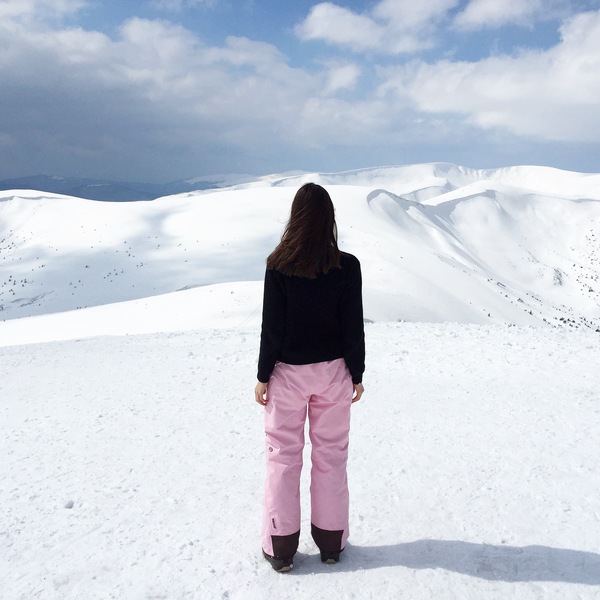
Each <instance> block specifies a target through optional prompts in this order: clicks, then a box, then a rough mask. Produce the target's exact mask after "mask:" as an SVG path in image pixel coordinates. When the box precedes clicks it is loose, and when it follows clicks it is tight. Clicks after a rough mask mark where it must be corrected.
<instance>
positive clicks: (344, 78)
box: [324, 63, 361, 95]
mask: <svg viewBox="0 0 600 600" xmlns="http://www.w3.org/2000/svg"><path fill="white" fill-rule="evenodd" d="M328 68H329V70H328V71H327V73H326V79H327V82H326V84H325V89H324V94H325V95H332V94H335V93H337V92H340V91H344V90H353V89H355V88H356V84H357V83H358V79H359V77H360V75H361V71H360V68H359V67H358V66H357V65H355V64H352V63H347V64H338V63H331V64H329V65H328Z"/></svg>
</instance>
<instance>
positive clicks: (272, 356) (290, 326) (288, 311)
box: [258, 252, 365, 383]
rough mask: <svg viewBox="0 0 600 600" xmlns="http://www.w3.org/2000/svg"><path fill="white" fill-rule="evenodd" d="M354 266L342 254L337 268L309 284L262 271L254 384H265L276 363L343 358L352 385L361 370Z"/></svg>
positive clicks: (359, 314) (361, 341)
mask: <svg viewBox="0 0 600 600" xmlns="http://www.w3.org/2000/svg"><path fill="white" fill-rule="evenodd" d="M361 287H362V278H361V273H360V263H359V262H358V259H357V258H356V257H355V256H353V255H352V254H347V253H345V252H342V254H341V268H340V269H338V268H333V269H331V270H330V271H329V273H327V274H326V275H323V274H320V275H317V277H316V278H315V279H309V278H306V277H295V276H288V275H284V274H283V273H280V272H279V271H275V270H273V269H267V272H266V274H265V290H264V301H263V317H262V332H261V337H260V354H259V358H258V380H259V381H262V382H264V383H267V382H268V381H269V378H270V376H271V373H272V371H273V368H274V367H275V363H276V362H277V361H280V362H283V363H287V364H291V365H305V364H309V363H317V362H324V361H329V360H335V359H337V358H343V359H344V360H345V362H346V366H347V367H348V370H349V371H350V374H351V375H352V381H353V383H360V382H361V381H362V374H363V371H364V370H365V335H364V325H363V310H362V292H361Z"/></svg>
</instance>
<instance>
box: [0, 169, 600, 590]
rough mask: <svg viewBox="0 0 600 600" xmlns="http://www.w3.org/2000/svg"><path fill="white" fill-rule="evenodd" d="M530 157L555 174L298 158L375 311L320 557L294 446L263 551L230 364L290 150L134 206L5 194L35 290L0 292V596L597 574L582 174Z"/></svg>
mask: <svg viewBox="0 0 600 600" xmlns="http://www.w3.org/2000/svg"><path fill="white" fill-rule="evenodd" d="M536 173H537V177H538V179H539V181H537V183H536ZM317 175H318V174H316V175H314V176H313V179H315V180H316V179H317ZM409 175H410V176H409ZM508 175H510V177H508ZM551 175H552V177H553V178H554V179H555V183H554V184H553V185H555V186H556V189H557V190H561V189H562V190H566V189H567V188H568V189H569V190H570V191H569V193H570V194H571V195H570V196H568V197H567V194H566V193H565V194H563V195H561V194H559V193H558V192H557V193H555V194H553V195H550V196H548V190H544V189H543V185H542V180H543V181H546V179H549V178H550V175H549V174H548V172H547V171H544V170H541V171H539V172H537V171H536V168H533V167H531V168H517V167H515V168H512V169H506V170H498V171H493V172H490V173H487V174H486V173H483V172H474V171H469V170H466V169H463V168H462V167H451V166H448V165H439V164H438V165H414V166H411V167H398V168H380V169H373V170H364V171H363V172H362V173H361V172H350V173H346V174H338V175H336V174H329V175H319V177H322V178H323V179H329V180H333V179H335V178H336V177H337V181H336V182H331V183H329V184H327V185H328V189H330V191H331V192H332V195H333V196H334V201H335V202H336V208H337V214H338V221H339V224H340V234H341V240H342V246H343V247H344V248H345V249H348V250H350V251H353V252H355V253H356V254H357V255H358V256H359V257H360V258H361V262H362V265H363V275H364V280H365V306H366V316H367V317H368V319H369V320H370V321H373V322H368V323H367V325H366V336H367V371H366V373H365V387H366V392H365V395H364V396H363V399H362V400H361V401H360V402H358V403H357V404H355V405H354V406H353V415H352V432H351V441H350V460H349V479H350V491H351V521H350V524H351V534H350V540H349V545H348V547H347V549H346V551H345V552H344V554H343V555H342V561H341V562H340V563H339V564H338V565H335V566H330V565H322V564H321V563H320V561H319V559H318V554H317V551H316V548H315V547H314V544H313V543H312V541H311V539H310V535H309V531H310V526H309V523H310V515H309V505H308V479H307V476H308V469H305V473H304V474H303V532H302V537H301V543H300V552H299V554H298V555H297V557H296V560H295V568H294V570H293V571H292V572H291V573H289V574H285V575H280V574H277V573H274V572H273V571H272V569H271V568H270V566H269V565H268V564H267V563H266V561H264V560H263V559H262V557H261V556H260V519H261V500H262V484H263V477H264V455H263V435H264V434H263V430H262V412H261V410H262V409H261V408H260V407H259V406H258V405H257V404H256V403H255V402H254V399H253V388H254V383H255V374H256V358H257V353H258V336H259V327H260V308H261V290H262V286H261V282H260V279H261V277H262V270H263V268H264V257H265V255H266V254H267V253H268V251H269V250H270V247H271V246H272V245H273V243H274V241H276V239H277V237H278V235H279V233H280V231H281V226H282V223H283V222H284V220H285V217H286V215H287V211H288V210H289V201H290V199H291V197H292V196H293V193H294V190H295V187H296V186H297V185H298V182H299V180H303V179H304V178H305V177H310V176H307V175H301V176H295V175H290V176H285V177H282V178H281V179H277V178H275V177H272V178H267V179H268V181H267V179H263V180H261V181H259V182H258V183H256V185H245V186H242V187H236V188H235V189H223V190H219V191H216V192H215V191H211V192H202V193H198V194H194V195H192V196H188V195H182V196H178V197H173V198H165V199H161V200H159V201H155V202H149V203H134V204H122V203H119V204H115V205H107V204H106V203H94V202H89V201H85V200H78V199H73V198H66V197H60V196H49V195H43V194H42V195H40V193H39V192H31V193H23V192H21V191H19V195H20V196H21V197H20V198H17V197H15V198H13V196H16V193H10V194H7V196H6V197H5V199H4V200H3V201H2V202H0V213H1V214H0V216H1V219H0V240H2V241H1V243H0V251H1V257H2V258H1V263H0V265H1V266H0V280H1V281H0V283H1V282H4V281H8V279H9V278H10V283H11V286H13V285H14V282H15V281H17V282H19V281H22V280H23V279H25V278H26V279H27V283H25V284H24V287H23V288H22V289H23V290H24V291H23V293H22V296H23V298H24V299H29V300H30V299H31V298H32V297H34V296H37V295H39V294H40V291H41V293H46V290H45V289H43V288H51V289H52V292H48V293H47V294H46V295H45V296H43V298H41V299H40V301H39V303H40V306H39V307H36V306H35V305H34V303H31V304H29V305H27V306H20V307H19V306H16V303H12V302H11V301H10V297H9V295H8V292H7V291H6V287H4V288H3V289H4V291H5V293H4V296H3V297H0V304H3V306H4V307H5V308H4V313H5V314H7V317H8V318H7V320H5V321H4V322H0V423H1V426H2V432H3V435H2V436H0V455H1V456H2V457H3V458H2V461H0V498H1V504H2V509H1V510H0V548H1V551H0V582H1V583H0V589H1V590H2V591H1V593H0V596H1V597H2V598H3V600H4V598H6V599H7V600H29V599H30V598H39V599H43V600H46V599H51V600H54V599H56V600H59V599H61V600H62V599H66V598H76V599H85V600H88V599H107V598H116V599H127V600H130V599H140V600H141V599H150V598H169V599H188V598H189V599H202V600H204V599H206V598H211V599H212V598H231V599H240V600H241V599H244V600H245V599H251V600H252V599H254V598H256V599H262V598H265V599H267V598H268V599H269V600H271V599H273V598H298V599H309V598H320V597H323V596H324V595H325V594H327V595H335V597H339V598H361V599H362V598H377V599H379V598H398V597H406V598H412V599H416V600H421V599H423V600H425V599H431V598H436V600H437V599H438V598H439V599H451V598H461V599H467V600H481V599H486V600H487V599H491V600H494V599H498V600H499V599H504V598H518V599H519V600H529V599H538V598H544V599H545V598H561V600H562V599H566V600H569V599H576V598H577V599H584V600H588V599H589V600H593V599H595V598H598V597H600V551H599V547H600V533H599V531H600V494H599V493H598V473H599V472H600V458H599V456H598V452H597V440H598V438H599V436H600V402H599V400H600V391H599V390H600V370H599V369H598V364H599V363H600V345H599V344H598V333H597V332H596V331H595V327H594V325H595V323H596V322H597V321H598V312H597V311H598V304H597V300H596V299H595V298H596V296H594V295H593V294H592V293H591V292H587V291H585V290H582V288H581V285H580V284H581V283H582V282H584V281H588V282H591V281H592V278H593V277H594V276H597V275H598V267H597V263H596V262H595V261H596V258H595V257H596V254H595V252H596V248H595V245H596V241H595V238H594V236H595V235H600V231H598V223H599V222H600V221H598V219H599V217H600V214H599V212H598V201H599V200H600V197H599V193H598V192H599V187H598V186H597V184H594V185H596V187H594V185H592V184H590V183H589V182H590V181H593V180H594V176H593V175H590V176H586V175H584V174H569V173H564V172H563V173H562V175H561V173H556V172H554V171H553V172H552V173H551ZM484 176H485V177H487V179H485V181H483V182H482V183H480V181H481V180H482V177H484ZM361 177H362V179H361ZM411 177H412V179H411ZM461 177H462V179H460V178H461ZM444 178H445V179H447V180H449V181H450V183H448V182H446V183H444V182H442V181H441V180H442V179H444ZM500 179H501V180H500ZM508 179H511V180H510V181H508ZM265 181H267V183H265ZM596 181H597V178H596ZM394 182H396V183H394ZM423 182H425V183H426V184H427V185H422V183H423ZM577 182H580V183H577ZM401 185H402V186H405V187H404V188H402V189H404V190H407V189H409V188H411V189H413V191H415V194H416V195H419V196H420V197H421V199H420V200H419V201H417V200H416V199H415V197H414V196H413V197H407V195H408V194H404V192H403V191H402V189H401V187H400V186H401ZM577 185H580V188H579V189H578V188H577ZM435 186H437V187H438V188H439V189H440V190H442V188H443V191H439V190H438V191H439V194H438V196H439V195H440V194H447V193H448V192H453V191H456V190H460V189H461V187H464V188H465V190H463V192H460V191H457V192H456V195H455V197H454V199H452V200H448V199H444V198H442V199H441V200H440V201H439V202H438V201H437V200H436V196H435V195H434V194H433V187H435ZM451 188H454V190H452V189H451ZM427 189H429V191H424V192H423V191H422V190H427ZM419 190H421V192H418V191H419ZM473 190H475V191H474V193H472V192H473ZM490 190H491V192H490V193H488V192H489V191H490ZM417 192H418V193H417ZM492 192H493V193H492ZM561 193H562V192H561ZM438 200H439V199H438ZM94 229H96V231H94ZM81 230H83V233H81ZM196 240H197V241H196ZM124 241H125V242H126V244H125V243H123V242H124ZM92 244H93V245H95V246H97V247H96V248H94V252H88V246H89V245H92ZM179 244H181V246H179ZM158 246H160V247H158ZM117 250H118V251H119V252H117ZM128 254H130V255H133V256H128ZM38 256H39V257H40V258H39V261H40V262H39V263H38V262H37V261H38V259H37V258H36V257H38ZM186 258H187V259H188V260H189V261H190V263H191V264H189V265H188V263H185V262H184V261H185V260H186ZM130 261H132V262H133V264H136V262H137V264H139V263H140V262H143V263H144V265H145V266H144V267H140V268H139V269H136V268H131V267H130ZM573 263H574V264H575V265H576V267H572V266H569V265H570V264H573ZM40 264H45V265H46V266H45V267H40ZM85 264H88V265H89V267H88V269H85ZM31 269H34V270H33V271H31ZM109 269H110V270H111V273H112V279H113V282H112V283H111V282H110V279H103V276H105V275H106V274H107V272H108V271H109ZM120 269H123V271H124V272H123V273H121V272H120ZM551 269H552V270H551ZM553 269H557V270H558V271H559V272H560V275H559V274H558V273H556V272H555V271H554V270H553ZM86 271H88V272H89V271H92V273H86ZM115 271H116V273H117V275H115ZM29 273H33V274H29ZM98 274H99V275H100V277H98ZM584 274H585V275H587V276H588V279H585V278H584ZM86 277H87V279H84V278H86ZM555 277H556V278H557V279H561V282H562V283H561V284H559V283H557V282H555V279H554V278H555ZM29 278H31V280H30V279H29ZM578 278H579V279H580V280H581V281H579V279H578ZM79 279H81V284H79V283H78V285H77V286H76V289H73V290H69V288H72V287H73V285H71V286H69V285H68V284H69V282H71V283H73V282H74V280H75V281H77V280H79ZM132 284H135V285H136V292H135V293H134V292H132V291H131V287H130V286H131V285H132ZM592 285H593V283H592ZM138 286H139V287H140V288H141V290H138V289H137V287H138ZM182 288H186V289H182ZM176 290H181V291H176ZM143 294H146V295H145V296H144V295H143ZM505 294H506V295H508V296H509V297H508V298H507V296H505ZM518 298H521V300H522V302H519V301H518ZM511 300H512V301H511ZM77 306H87V308H81V309H78V310H72V309H76V307H77ZM484 309H485V312H484ZM529 310H532V312H533V315H532V314H529V312H528V311H529ZM488 313H491V314H492V316H490V317H488V316H487V314H488ZM561 316H562V318H563V319H564V320H563V321H561V320H560V318H561ZM555 317H556V318H555ZM544 318H546V322H544V321H543V319H544ZM567 318H569V319H571V321H567V320H566V319H567ZM398 319H401V320H400V321H399V320H398ZM590 323H591V324H592V325H590ZM533 325H535V326H533ZM553 325H554V326H553ZM309 451H310V449H309V448H307V450H306V452H307V457H306V462H307V463H308V452H309ZM324 590H327V591H326V592H325V591H324Z"/></svg>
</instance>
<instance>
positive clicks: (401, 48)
mask: <svg viewBox="0 0 600 600" xmlns="http://www.w3.org/2000/svg"><path fill="white" fill-rule="evenodd" d="M457 4H458V0H428V1H427V2H414V1H413V0H381V1H380V2H378V3H377V4H376V5H375V6H374V7H373V9H372V10H371V11H369V12H365V13H356V12H354V11H352V10H350V9H348V8H344V7H341V6H338V5H337V4H333V3H331V2H322V3H320V4H317V5H315V6H313V8H312V9H311V10H310V12H309V14H308V16H307V17H306V19H305V20H304V21H303V22H302V23H300V24H299V25H297V26H296V33H297V35H298V36H299V37H300V38H301V39H304V40H321V41H324V42H326V43H328V44H331V45H336V46H343V47H347V48H349V49H350V50H352V51H355V52H364V51H371V52H378V53H383V54H403V53H412V52H418V51H419V50H423V49H426V48H430V47H432V46H433V45H435V43H436V40H435V35H434V32H435V26H436V24H438V23H439V22H440V21H442V20H443V19H444V18H445V17H446V14H447V12H448V11H449V10H450V9H451V8H453V7H454V6H456V5H457Z"/></svg>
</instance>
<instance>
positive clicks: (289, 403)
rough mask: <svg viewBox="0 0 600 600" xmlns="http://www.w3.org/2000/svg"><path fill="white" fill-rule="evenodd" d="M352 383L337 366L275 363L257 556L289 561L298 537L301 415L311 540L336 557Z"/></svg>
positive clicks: (343, 534) (344, 522)
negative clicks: (307, 447)
mask: <svg viewBox="0 0 600 600" xmlns="http://www.w3.org/2000/svg"><path fill="white" fill-rule="evenodd" d="M352 395H353V385H352V378H351V377H350V373H349V372H348V369H347V367H346V363H345V362H344V359H342V358H340V359H337V360H333V361H328V362H321V363H313V364H308V365H288V364H284V363H277V364H276V365H275V369H274V370H273V373H272V375H271V379H270V380H269V386H268V388H267V400H268V401H267V405H266V407H265V433H266V461H267V476H266V482H265V497H264V509H263V525H262V543H263V549H264V551H265V552H266V553H267V554H270V555H271V556H277V557H279V558H283V557H287V556H292V555H293V554H294V553H295V552H296V550H297V548H298V538H299V532H300V472H301V470H302V450H303V448H304V424H305V421H306V414H307V412H308V420H309V434H310V441H311V443H312V453H311V463H312V469H311V485H310V496H311V524H312V535H313V538H314V540H315V542H316V544H317V546H318V547H319V548H320V549H321V550H328V551H340V550H342V549H343V548H344V545H345V544H346V540H347V538H348V503H349V496H348V478H347V475H346V464H347V461H348V434H349V431H350V407H351V405H352Z"/></svg>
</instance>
